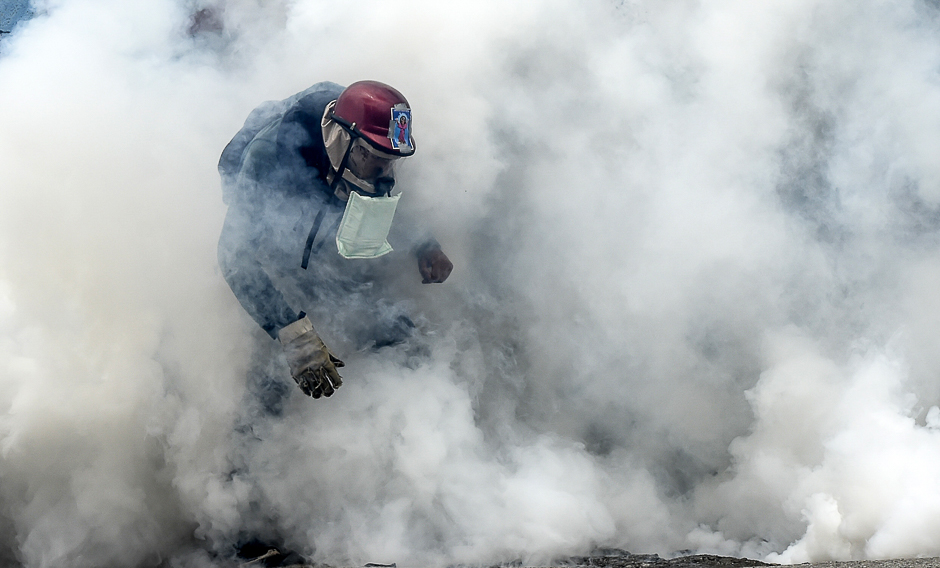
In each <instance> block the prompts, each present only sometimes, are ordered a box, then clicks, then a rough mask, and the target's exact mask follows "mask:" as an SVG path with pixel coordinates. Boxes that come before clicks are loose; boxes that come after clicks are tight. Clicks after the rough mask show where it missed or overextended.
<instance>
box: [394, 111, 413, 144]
mask: <svg viewBox="0 0 940 568" xmlns="http://www.w3.org/2000/svg"><path fill="white" fill-rule="evenodd" d="M388 139H389V140H391V142H392V148H394V149H396V150H413V148H412V147H411V109H410V108H408V107H406V106H405V105H404V104H401V103H399V104H397V105H395V106H393V107H392V121H391V123H389V125H388Z"/></svg>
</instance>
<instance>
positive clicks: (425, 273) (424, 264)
mask: <svg viewBox="0 0 940 568" xmlns="http://www.w3.org/2000/svg"><path fill="white" fill-rule="evenodd" d="M453 269H454V264H453V263H452V262H451V261H450V259H449V258H447V255H446V254H444V251H442V250H441V249H439V248H433V249H428V250H425V251H424V252H422V253H421V254H420V255H419V256H418V271H419V272H420V273H421V278H422V281H421V282H422V283H423V284H430V283H432V282H434V283H440V282H443V281H445V280H447V277H448V276H450V272H451V270H453Z"/></svg>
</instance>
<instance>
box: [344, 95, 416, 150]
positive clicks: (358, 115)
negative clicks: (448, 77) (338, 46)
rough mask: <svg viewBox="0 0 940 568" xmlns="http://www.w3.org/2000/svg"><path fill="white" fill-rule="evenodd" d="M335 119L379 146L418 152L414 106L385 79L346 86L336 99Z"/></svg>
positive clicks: (381, 148)
mask: <svg viewBox="0 0 940 568" xmlns="http://www.w3.org/2000/svg"><path fill="white" fill-rule="evenodd" d="M333 120H335V121H336V122H338V123H340V124H342V125H343V126H344V127H346V129H347V130H350V131H352V132H353V133H354V134H356V135H358V136H361V137H362V138H364V139H365V140H366V141H368V142H369V143H370V144H371V145H372V146H374V147H375V148H376V149H378V150H381V151H383V152H387V153H389V154H392V155H395V156H410V155H412V154H414V153H415V141H414V138H412V136H411V107H410V106H408V101H407V100H406V99H405V97H404V96H403V95H402V94H401V93H399V92H398V91H397V90H396V89H394V88H393V87H390V86H388V85H386V84H385V83H379V82H378V81H359V82H357V83H353V84H352V85H350V86H348V87H346V89H344V90H343V92H342V93H340V95H339V98H338V99H336V106H334V107H333Z"/></svg>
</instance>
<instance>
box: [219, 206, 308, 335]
mask: <svg viewBox="0 0 940 568" xmlns="http://www.w3.org/2000/svg"><path fill="white" fill-rule="evenodd" d="M253 217H254V215H253V214H252V208H251V207H250V206H248V205H246V204H244V203H233V204H232V205H231V206H230V207H229V210H228V214H227V215H226V216H225V223H224V225H223V226H222V235H221V237H220V238H219V267H220V268H221V269H222V276H223V277H225V280H226V282H228V285H229V287H231V289H232V292H233V293H234V294H235V297H236V298H238V301H239V303H241V305H242V307H243V308H245V311H246V312H248V315H250V316H251V317H252V319H254V320H255V321H256V322H258V325H260V326H261V328H262V329H264V331H266V332H267V333H268V335H270V336H271V338H272V339H277V332H278V330H280V329H281V328H282V327H284V326H286V325H288V324H290V323H292V322H294V321H295V320H296V319H297V316H298V312H297V311H296V310H294V309H292V308H291V307H290V306H289V305H288V304H287V300H285V299H284V295H283V294H281V292H280V291H278V289H277V288H276V287H275V286H274V283H273V282H272V281H271V278H270V277H269V276H268V274H267V272H265V270H264V267H263V266H262V265H261V263H260V262H259V260H258V258H257V254H258V245H259V241H260V239H259V235H258V234H257V230H258V229H257V228H256V227H258V226H259V224H258V223H256V222H253Z"/></svg>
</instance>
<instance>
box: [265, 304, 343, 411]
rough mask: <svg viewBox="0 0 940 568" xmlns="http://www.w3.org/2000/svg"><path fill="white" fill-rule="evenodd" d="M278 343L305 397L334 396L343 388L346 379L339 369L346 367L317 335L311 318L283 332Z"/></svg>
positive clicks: (287, 327) (305, 317) (288, 327)
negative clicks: (334, 393)
mask: <svg viewBox="0 0 940 568" xmlns="http://www.w3.org/2000/svg"><path fill="white" fill-rule="evenodd" d="M277 339H278V341H280V342H281V346H282V347H283V348H284V354H285V355H287V363H288V364H289V365H290V374H291V376H292V377H294V380H295V381H297V386H299V387H300V390H302V391H303V393H304V394H305V395H307V396H312V397H313V398H320V397H321V396H332V394H333V392H334V391H335V390H336V389H338V388H339V387H341V386H342V385H343V378H342V377H340V376H339V373H338V372H336V368H337V367H343V366H344V365H345V363H343V362H342V361H340V360H339V359H337V358H336V357H334V356H333V354H332V353H330V350H329V349H327V348H326V345H324V344H323V341H322V340H321V339H320V336H319V335H317V332H316V331H314V329H313V323H312V322H311V321H310V318H308V317H307V316H303V317H302V318H300V319H299V320H297V321H295V322H294V323H292V324H290V325H288V326H286V327H284V328H282V329H281V330H280V331H279V332H277Z"/></svg>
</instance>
